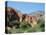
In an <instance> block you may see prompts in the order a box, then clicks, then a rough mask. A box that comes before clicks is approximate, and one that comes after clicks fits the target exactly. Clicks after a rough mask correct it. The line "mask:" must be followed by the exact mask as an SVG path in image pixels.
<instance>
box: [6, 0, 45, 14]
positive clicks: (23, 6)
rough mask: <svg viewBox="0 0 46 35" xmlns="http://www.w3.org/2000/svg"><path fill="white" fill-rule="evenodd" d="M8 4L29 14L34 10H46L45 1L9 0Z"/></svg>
mask: <svg viewBox="0 0 46 35" xmlns="http://www.w3.org/2000/svg"><path fill="white" fill-rule="evenodd" d="M7 5H8V6H9V7H12V8H15V9H18V10H20V11H21V12H22V13H27V14H28V13H31V12H33V11H37V10H44V9H45V4H44V3H32V2H14V1H8V3H7Z"/></svg>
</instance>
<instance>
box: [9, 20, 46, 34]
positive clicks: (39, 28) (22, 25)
mask: <svg viewBox="0 0 46 35" xmlns="http://www.w3.org/2000/svg"><path fill="white" fill-rule="evenodd" d="M10 23H11V24H13V25H14V27H15V28H11V29H10V30H8V33H24V32H44V31H45V25H44V23H45V21H44V20H42V19H39V20H38V22H37V25H36V26H35V27H34V28H32V27H31V26H30V25H29V23H27V22H24V21H23V22H18V21H15V20H14V21H11V22H9V24H10Z"/></svg>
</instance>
